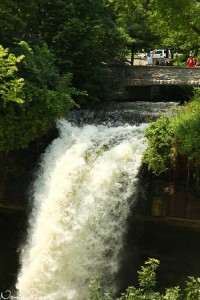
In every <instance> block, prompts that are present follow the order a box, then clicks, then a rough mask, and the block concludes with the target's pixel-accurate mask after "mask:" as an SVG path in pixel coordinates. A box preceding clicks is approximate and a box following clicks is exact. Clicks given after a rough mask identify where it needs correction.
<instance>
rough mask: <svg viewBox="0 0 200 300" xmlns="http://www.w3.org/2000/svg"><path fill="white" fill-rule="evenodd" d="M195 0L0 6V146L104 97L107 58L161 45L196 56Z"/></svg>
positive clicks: (7, 147) (18, 143)
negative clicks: (75, 107)
mask: <svg viewBox="0 0 200 300" xmlns="http://www.w3.org/2000/svg"><path fill="white" fill-rule="evenodd" d="M199 12H200V2H199V1H193V2H189V3H188V1H185V0H184V1H180V0H179V1H171V0H170V1H165V2H164V3H163V1H160V0H140V1H139V0H134V1H128V0H123V1H122V0H92V1H88V0H87V1H85V0H83V1H82V0H81V1H80V0H73V1H70V0H67V1H66V0H54V1H51V0H40V1H37V0H31V1H26V0H25V1H19V0H18V1H16V0H15V1H14V0H8V1H6V2H1V4H0V28H1V34H0V45H1V48H0V62H1V63H0V87H1V89H0V113H1V119H0V122H1V124H0V140H1V143H0V150H1V151H6V152H8V151H11V150H14V149H21V148H25V147H27V146H28V144H29V143H30V141H32V140H34V139H35V138H36V137H37V136H38V135H41V134H42V133H43V132H45V131H46V130H47V129H48V128H49V126H51V124H52V122H53V121H54V120H55V119H57V118H59V117H61V116H64V115H66V114H67V112H68V111H69V110H70V109H71V108H72V107H74V105H77V106H79V107H83V106H85V105H88V106H90V105H91V104H92V105H94V104H95V103H98V102H102V101H109V99H110V97H111V95H112V93H113V91H112V88H111V87H112V83H111V81H112V71H111V69H110V68H109V63H111V62H120V63H123V62H125V61H126V60H127V57H128V56H130V54H131V53H134V51H136V50H139V49H142V48H145V49H146V50H148V49H153V48H156V47H166V48H170V49H173V50H174V51H177V50H178V51H181V52H183V53H184V52H185V53H188V51H189V50H191V49H192V50H193V51H196V53H197V54H198V50H199V48H198V47H199V41H200V21H199V17H198V16H199Z"/></svg>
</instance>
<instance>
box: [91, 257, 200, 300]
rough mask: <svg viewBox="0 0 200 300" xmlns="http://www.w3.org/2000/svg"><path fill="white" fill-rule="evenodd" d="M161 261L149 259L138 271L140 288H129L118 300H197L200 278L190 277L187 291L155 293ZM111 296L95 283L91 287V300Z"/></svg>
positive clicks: (178, 288) (199, 294) (176, 289)
mask: <svg viewBox="0 0 200 300" xmlns="http://www.w3.org/2000/svg"><path fill="white" fill-rule="evenodd" d="M159 263H160V262H159V261H158V260H157V259H154V258H149V259H148V260H147V261H146V262H145V266H142V267H141V270H140V271H138V275H139V278H138V281H139V287H138V288H136V287H134V286H129V287H128V288H127V290H126V292H125V293H122V294H121V296H120V297H119V298H117V300H197V299H199V297H200V278H194V277H188V280H187V281H186V287H185V289H183V290H181V288H180V287H179V286H177V287H171V288H167V289H166V290H165V293H164V294H162V293H160V292H156V291H155V286H156V270H157V268H158V266H159ZM111 299H113V298H112V297H111V295H110V294H107V293H104V292H102V288H101V286H99V285H98V284H97V282H96V281H93V282H92V283H91V285H90V300H111Z"/></svg>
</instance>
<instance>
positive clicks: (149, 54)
mask: <svg viewBox="0 0 200 300" xmlns="http://www.w3.org/2000/svg"><path fill="white" fill-rule="evenodd" d="M152 65H153V57H152V55H151V53H148V54H147V66H152Z"/></svg>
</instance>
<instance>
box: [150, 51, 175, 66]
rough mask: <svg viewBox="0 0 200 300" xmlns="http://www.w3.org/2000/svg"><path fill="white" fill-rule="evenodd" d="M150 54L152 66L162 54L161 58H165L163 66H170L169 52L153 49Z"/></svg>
mask: <svg viewBox="0 0 200 300" xmlns="http://www.w3.org/2000/svg"><path fill="white" fill-rule="evenodd" d="M150 54H151V55H152V58H153V64H157V62H158V58H159V57H160V55H161V54H162V56H163V57H164V58H165V64H166V65H171V64H172V56H173V55H172V52H171V50H166V49H155V50H152V51H150Z"/></svg>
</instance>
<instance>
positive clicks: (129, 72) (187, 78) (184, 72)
mask: <svg viewBox="0 0 200 300" xmlns="http://www.w3.org/2000/svg"><path fill="white" fill-rule="evenodd" d="M112 69H113V70H114V71H115V74H116V79H117V81H118V82H119V83H120V85H121V86H124V87H131V86H159V85H178V86H181V85H189V86H200V67H195V68H188V67H174V66H162V67H161V66H129V65H123V66H122V65H114V66H112Z"/></svg>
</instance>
